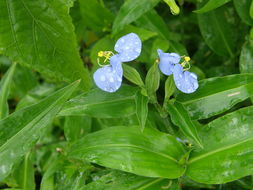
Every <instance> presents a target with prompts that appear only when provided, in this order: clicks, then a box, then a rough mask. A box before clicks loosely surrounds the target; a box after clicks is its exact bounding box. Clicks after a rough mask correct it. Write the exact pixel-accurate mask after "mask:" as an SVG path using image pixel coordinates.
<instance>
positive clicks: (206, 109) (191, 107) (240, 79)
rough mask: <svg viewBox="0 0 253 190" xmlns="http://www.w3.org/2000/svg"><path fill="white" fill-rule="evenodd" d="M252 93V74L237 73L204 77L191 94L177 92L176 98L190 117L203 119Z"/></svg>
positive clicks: (224, 109) (231, 105) (228, 107)
mask: <svg viewBox="0 0 253 190" xmlns="http://www.w3.org/2000/svg"><path fill="white" fill-rule="evenodd" d="M252 95H253V75H252V74H238V75H229V76H225V77H215V78H209V79H204V80H202V81H200V82H199V88H198V90H197V91H196V92H194V93H193V94H183V93H181V94H179V95H178V96H177V97H176V99H177V101H179V102H180V103H182V104H183V105H184V107H185V108H186V109H187V110H188V112H189V115H190V116H191V118H192V119H205V118H209V117H212V116H214V115H217V114H220V113H222V112H224V111H227V110H229V109H230V108H232V107H233V106H234V105H235V104H237V103H239V102H241V101H243V100H245V99H247V98H249V97H250V96H252Z"/></svg>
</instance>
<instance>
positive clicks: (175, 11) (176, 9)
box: [163, 0, 180, 15]
mask: <svg viewBox="0 0 253 190" xmlns="http://www.w3.org/2000/svg"><path fill="white" fill-rule="evenodd" d="M163 1H164V2H165V3H167V5H169V7H170V10H171V13H172V14H173V15H178V14H179V12H180V9H179V7H178V6H177V4H176V2H175V1H174V0H163Z"/></svg>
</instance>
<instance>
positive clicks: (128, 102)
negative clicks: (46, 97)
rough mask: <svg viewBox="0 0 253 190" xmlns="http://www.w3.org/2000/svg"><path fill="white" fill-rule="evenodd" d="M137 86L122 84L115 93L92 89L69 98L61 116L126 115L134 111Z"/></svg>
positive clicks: (99, 116)
mask: <svg viewBox="0 0 253 190" xmlns="http://www.w3.org/2000/svg"><path fill="white" fill-rule="evenodd" d="M136 92H137V88H134V87H131V86H122V87H121V88H120V89H119V90H118V91H117V92H115V93H108V92H104V91H102V90H100V89H98V88H97V89H94V90H92V91H90V92H88V93H83V94H81V95H79V96H77V97H75V98H73V99H71V100H69V101H68V102H67V103H66V104H65V106H64V107H63V109H62V111H61V112H60V113H59V115H61V116H67V115H88V116H91V117H97V118H112V117H127V116H130V115H132V114H135V113H136V106H135V94H136Z"/></svg>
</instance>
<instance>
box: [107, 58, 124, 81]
mask: <svg viewBox="0 0 253 190" xmlns="http://www.w3.org/2000/svg"><path fill="white" fill-rule="evenodd" d="M110 64H111V66H112V68H113V69H114V70H115V71H116V72H117V74H118V75H119V76H123V69H122V63H121V61H120V58H119V55H118V54H116V55H114V56H112V57H111V58H110Z"/></svg>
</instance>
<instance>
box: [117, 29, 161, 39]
mask: <svg viewBox="0 0 253 190" xmlns="http://www.w3.org/2000/svg"><path fill="white" fill-rule="evenodd" d="M131 32H133V33H136V34H137V35H138V36H139V37H140V39H141V41H142V42H144V41H146V40H148V39H150V38H152V37H154V36H156V35H157V33H156V32H153V31H150V30H146V29H144V28H140V27H136V26H133V25H126V26H125V27H124V28H123V29H122V30H121V31H120V32H118V33H117V34H115V35H114V39H116V40H117V39H118V38H120V37H122V36H124V35H126V34H129V33H131Z"/></svg>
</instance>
